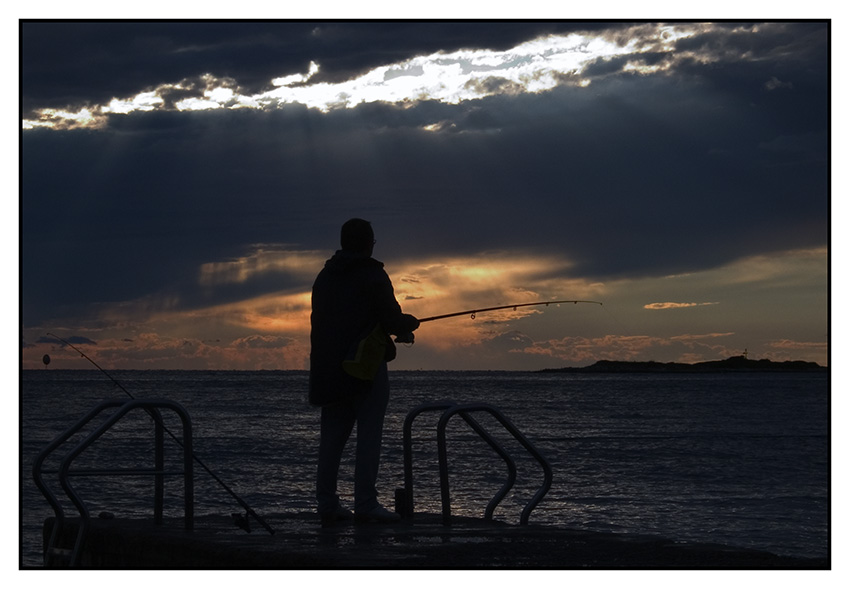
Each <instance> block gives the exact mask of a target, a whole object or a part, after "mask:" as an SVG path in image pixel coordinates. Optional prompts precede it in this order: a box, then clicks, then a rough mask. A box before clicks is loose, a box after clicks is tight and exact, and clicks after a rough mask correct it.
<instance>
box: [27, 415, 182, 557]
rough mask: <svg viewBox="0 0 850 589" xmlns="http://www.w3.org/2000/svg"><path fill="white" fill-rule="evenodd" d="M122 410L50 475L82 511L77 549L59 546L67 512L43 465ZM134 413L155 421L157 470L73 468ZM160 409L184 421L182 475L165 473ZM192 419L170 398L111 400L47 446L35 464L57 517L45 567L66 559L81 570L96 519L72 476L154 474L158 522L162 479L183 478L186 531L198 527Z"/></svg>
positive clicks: (40, 485)
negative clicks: (77, 436)
mask: <svg viewBox="0 0 850 589" xmlns="http://www.w3.org/2000/svg"><path fill="white" fill-rule="evenodd" d="M113 408H117V410H116V411H115V412H114V413H112V414H111V415H110V416H109V417H108V418H107V419H106V421H104V422H103V423H102V424H101V425H100V426H99V427H98V428H97V429H95V430H94V431H92V432H91V433H90V434H89V435H88V436H86V437H85V438H84V439H83V440H82V441H80V442H79V443H77V444H76V445H75V446H74V447H73V448H72V449H71V450H70V451H69V452H68V453H67V454H65V456H64V458H63V459H62V461H61V463H60V466H59V470H58V471H56V472H53V473H51V474H58V479H59V483H60V485H61V486H62V489H63V491H64V492H65V495H66V496H67V497H68V498H69V499H70V500H71V502H72V503H73V504H74V507H76V509H77V511H78V512H79V513H80V525H79V528H78V531H77V538H76V540H75V542H74V547H73V548H72V549H60V548H58V544H59V538H60V533H61V529H62V526H63V524H64V521H65V511H64V509H63V508H62V505H61V503H60V502H59V500H58V499H57V496H56V493H55V492H54V491H53V490H52V489H51V488H50V487H49V486H48V485H47V483H46V482H45V480H44V475H45V474H48V471H45V470H44V468H43V466H44V462H45V460H46V459H47V457H48V456H49V455H50V454H52V453H53V452H55V451H56V450H57V449H58V448H59V447H60V446H62V445H63V444H65V443H66V442H67V441H68V440H69V439H70V438H71V437H72V436H74V435H75V434H77V433H79V432H80V431H81V430H82V429H83V428H84V427H85V426H86V425H88V424H89V423H90V422H91V421H92V420H93V419H95V418H96V417H98V416H99V415H100V414H101V413H103V412H104V411H106V410H107V409H113ZM135 409H144V410H145V411H147V412H148V414H149V415H150V416H151V417H152V418H153V420H154V424H155V431H154V435H155V448H154V467H153V468H150V469H148V468H135V469H127V468H124V469H77V470H71V464H72V463H73V461H74V460H75V459H76V458H77V457H78V456H79V455H80V454H81V453H82V452H83V451H85V450H86V448H88V447H89V446H91V445H92V444H93V443H94V442H95V441H97V440H98V439H99V438H100V437H101V436H102V435H103V434H105V433H106V432H107V431H109V429H110V428H112V427H113V426H114V425H115V424H116V423H118V421H120V420H121V419H122V418H123V417H124V416H125V415H126V414H127V413H129V412H130V411H133V410H135ZM159 409H170V410H172V411H174V412H175V413H177V415H178V416H179V417H180V420H181V422H182V426H183V442H182V444H181V445H182V449H183V468H182V470H179V471H166V470H165V469H164V450H163V440H164V435H163V432H164V430H165V427H164V426H163V423H162V416H161V414H160V412H159ZM192 466H193V463H192V421H191V419H190V418H189V414H188V413H187V411H186V410H185V409H184V408H183V407H182V406H181V405H180V404H179V403H176V402H174V401H169V400H145V399H133V400H131V401H116V400H107V401H103V402H101V403H99V404H98V405H97V406H96V407H94V408H93V409H92V410H91V411H89V412H88V413H87V414H86V415H84V416H83V417H82V418H80V419H79V420H78V421H77V422H76V423H75V424H74V425H72V426H71V427H70V428H68V429H67V430H65V431H64V432H63V433H61V434H59V435H58V436H57V437H56V438H55V439H54V440H53V441H52V442H51V443H50V444H48V445H47V446H46V447H45V448H44V449H43V450H42V451H41V452H40V453H39V455H38V456H37V457H36V459H35V461H34V462H33V468H32V472H33V480H34V481H35V484H36V486H37V487H38V489H39V490H40V491H41V493H42V495H44V497H45V499H47V502H48V503H49V504H50V506H51V508H52V509H53V513H54V514H55V518H54V523H53V529H52V530H51V533H50V538H49V540H48V543H47V546H46V547H45V553H44V559H45V566H52V565H54V564H56V562H57V561H59V560H60V559H66V560H67V561H68V565H69V566H76V565H77V564H78V563H79V557H80V553H81V551H82V547H83V543H84V540H85V535H86V533H87V531H88V527H89V520H90V519H91V516H90V514H89V511H88V508H87V507H86V505H85V502H84V501H83V499H82V498H81V497H80V496H79V494H78V493H77V491H76V490H75V489H74V487H73V485H72V484H71V482H70V477H72V476H101V475H125V476H127V475H135V476H137V475H153V476H154V477H155V485H154V519H155V522H156V523H161V522H162V511H163V508H162V504H163V484H164V483H163V477H164V476H165V475H182V476H183V481H184V482H183V487H184V488H183V490H184V499H183V501H184V518H185V526H186V529H187V530H191V529H192V528H193V527H194V476H193V471H192Z"/></svg>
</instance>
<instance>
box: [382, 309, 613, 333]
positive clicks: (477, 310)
mask: <svg viewBox="0 0 850 589" xmlns="http://www.w3.org/2000/svg"><path fill="white" fill-rule="evenodd" d="M560 303H573V304H574V305H577V304H578V303H590V304H593V305H602V303H600V302H599V301H580V300H571V301H538V302H536V303H517V304H516V305H499V306H498V307H486V308H483V309H469V310H468V311H458V312H456V313H446V314H445V315H434V316H433V317H425V318H423V319H419V323H425V322H426V321H437V320H438V319H448V318H449V317H460V316H461V315H469V317H470V319H475V315H476V314H477V313H484V312H486V311H499V310H501V309H514V310H516V309H517V308H518V307H533V306H536V305H545V306H547V307H548V306H549V305H557V304H560ZM395 341H396V342H398V343H401V344H408V343H413V334H412V333H408V334H402V335H399V336H398V337H396V339H395Z"/></svg>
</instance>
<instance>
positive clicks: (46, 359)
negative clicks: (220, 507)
mask: <svg viewBox="0 0 850 589" xmlns="http://www.w3.org/2000/svg"><path fill="white" fill-rule="evenodd" d="M47 335H48V336H50V337H53V338H56V339H57V340H59V341H60V342H62V343H63V344H64V345H66V346H68V347H69V348H71V349H72V350H74V351H75V352H77V353H78V354H80V356H82V357H83V358H85V359H86V360H88V361H89V362H91V363H92V365H93V366H94V367H95V368H97V369H98V370H100V371H101V372H102V373H103V374H104V375H106V377H107V378H108V379H109V380H111V381H112V382H113V384H115V386H117V387H118V388H119V389H121V390H122V391H124V393H126V395H127V396H128V397H130V398H131V399H135V398H136V397H134V396H133V395H132V394H131V393H130V391H128V390H127V389H126V388H124V386H123V385H122V384H121V383H120V382H118V381H117V380H115V379H114V378H113V377H112V375H111V374H109V373H108V372H107V371H106V370H104V369H103V368H101V366H100V365H99V364H98V363H97V362H95V361H94V360H92V359H91V358H89V357H88V356H87V355H86V354H85V352H83V351H82V350H80V349H79V348H78V347H76V346H75V345H73V344H72V343H70V342H69V341H67V340H64V339H62V338H61V337H59V336H57V335H55V334H52V333H48V334H47ZM49 362H50V357H49V356H45V357H44V364H45V365H47V364H48V363H49ZM163 429H164V431H165V433H167V434H168V435H169V436H170V437H171V439H172V440H174V441H175V442H177V444H178V445H179V446H180V447H181V448H182V447H183V443H182V442H181V441H180V439H179V438H178V437H177V436H175V435H174V434H173V433H172V432H171V431H170V430H169V429H168V428H167V427H163ZM192 458H193V459H194V460H195V462H196V463H197V464H198V466H200V467H201V468H202V469H204V470H205V471H206V472H207V474H209V475H210V476H211V477H212V478H213V480H215V482H217V483H218V484H219V485H220V486H221V487H222V488H223V489H224V490H225V491H227V493H228V494H229V495H230V496H231V497H232V498H233V499H234V500H235V501H236V502H237V503H238V504H239V505H240V506H241V507H242V508H243V509H244V510H245V513H246V515H245V517H244V526H243V524H240V523H238V522H237V525H239V526H240V527H244V529H245V530H246V531H248V532H250V531H251V530H250V525H249V524H248V517H249V516H250V517H253V518H254V519H256V520H257V521H258V522H259V523H260V525H261V526H263V528H265V529H266V531H267V532H268V533H269V534H272V535H274V529H273V528H272V527H271V526H270V525H269V524H268V523H267V522H266V521H265V520H264V519H263V518H262V517H260V516H259V515H258V514H257V513H256V512H255V511H254V510H253V509H251V507H250V506H249V505H248V504H247V503H246V502H245V501H244V500H243V499H242V498H241V497H240V496H239V495H237V494H236V492H235V491H233V489H231V488H230V487H229V486H228V485H227V484H226V483H225V482H224V481H223V480H221V478H219V476H218V475H217V474H215V473H214V472H213V471H212V469H210V467H208V466H207V465H206V464H205V463H204V461H203V460H201V459H200V458H198V455H197V454H195V453H194V452H192Z"/></svg>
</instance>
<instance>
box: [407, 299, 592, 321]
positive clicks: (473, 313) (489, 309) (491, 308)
mask: <svg viewBox="0 0 850 589" xmlns="http://www.w3.org/2000/svg"><path fill="white" fill-rule="evenodd" d="M559 303H573V304H578V303H592V304H594V305H601V304H602V303H600V302H599V301H539V302H537V303H520V304H517V305H501V306H499V307H487V308H486V309H470V310H469V311H458V312H457V313H447V314H445V315H434V316H433V317H425V318H424V319H420V320H419V323H425V322H426V321H436V320H437V319H448V318H449V317H460V316H461V315H469V316H470V319H475V314H476V313H484V312H485V311H498V310H500V309H514V310H516V309H517V307H532V306H535V305H546V306H547V307H548V306H549V305H557V304H559Z"/></svg>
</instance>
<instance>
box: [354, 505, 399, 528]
mask: <svg viewBox="0 0 850 589" xmlns="http://www.w3.org/2000/svg"><path fill="white" fill-rule="evenodd" d="M400 520H401V516H400V515H399V514H397V513H394V512H392V511H390V510H388V509H387V508H385V507H382V506H380V505H379V506H378V507H376V508H375V509H373V510H372V511H367V512H365V513H357V514H355V515H354V521H356V522H358V523H366V522H376V523H379V524H391V523H395V522H397V521H400Z"/></svg>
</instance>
